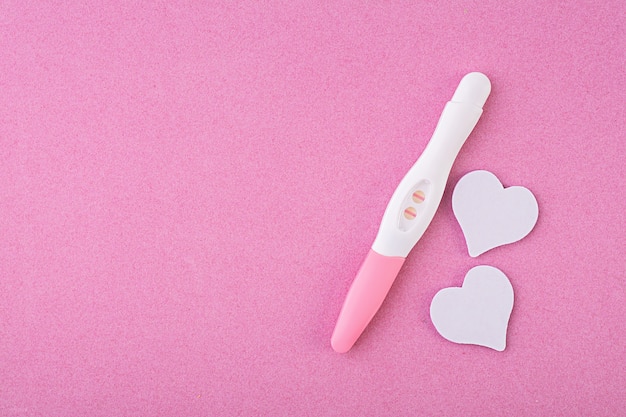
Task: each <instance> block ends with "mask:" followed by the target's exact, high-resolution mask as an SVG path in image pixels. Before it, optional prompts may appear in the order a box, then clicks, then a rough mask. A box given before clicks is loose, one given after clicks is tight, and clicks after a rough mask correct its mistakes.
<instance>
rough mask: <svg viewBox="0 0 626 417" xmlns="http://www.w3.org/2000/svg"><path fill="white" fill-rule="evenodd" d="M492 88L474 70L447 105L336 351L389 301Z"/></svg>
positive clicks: (373, 253)
mask: <svg viewBox="0 0 626 417" xmlns="http://www.w3.org/2000/svg"><path fill="white" fill-rule="evenodd" d="M490 92H491V83H490V82H489V79H488V78H487V77H486V76H485V75H484V74H481V73H479V72H472V73H469V74H467V75H466V76H465V77H463V79H462V80H461V82H460V83H459V86H458V87H457V89H456V91H455V93H454V95H453V96H452V100H450V101H449V102H448V103H447V104H446V105H445V107H444V109H443V112H442V114H441V117H440V118H439V123H437V127H436V128H435V132H434V133H433V136H432V138H431V139H430V141H429V142H428V145H426V149H424V152H423V153H422V155H421V156H420V157H419V159H418V160H417V162H415V164H414V165H413V167H411V169H410V170H409V172H407V174H406V175H405V176H404V178H403V179H402V181H401V182H400V184H399V185H398V187H397V188H396V191H395V192H394V193H393V196H392V197H391V201H389V204H388V205H387V209H386V210H385V214H384V215H383V219H382V222H381V224H380V229H379V230H378V234H377V235H376V239H375V240H374V243H373V244H372V248H371V249H370V251H369V253H368V254H367V257H366V258H365V261H364V262H363V264H362V265H361V268H360V269H359V272H358V273H357V275H356V278H355V279H354V282H353V283H352V286H351V287H350V289H349V290H348V295H347V296H346V300H345V301H344V304H343V307H342V308H341V312H340V313H339V318H338V320H337V325H336V326H335V331H334V332H333V335H332V338H331V345H332V347H333V349H334V350H335V351H337V352H339V353H345V352H347V351H348V350H350V348H351V347H352V346H353V345H354V343H355V342H356V340H357V339H358V338H359V336H360V335H361V333H363V331H364V330H365V328H366V327H367V325H368V324H369V322H370V321H371V320H372V318H373V317H374V315H375V314H376V312H377V311H378V309H379V308H380V306H381V304H382V303H383V300H384V299H385V297H386V296H387V293H388V292H389V289H390V288H391V285H392V284H393V282H394V280H395V279H396V276H397V275H398V272H399V271H400V268H401V267H402V264H403V263H404V260H405V259H406V257H407V255H408V254H409V252H410V251H411V249H413V247H414V246H415V244H416V243H417V241H418V240H419V239H420V238H421V237H422V235H423V234H424V231H426V228H427V227H428V225H429V224H430V222H431V220H432V219H433V216H434V215H435V212H436V211H437V208H438V207H439V203H440V202H441V197H442V196H443V192H444V190H445V188H446V182H447V181H448V176H449V175H450V169H451V168H452V164H453V163H454V160H455V159H456V156H457V155H458V153H459V150H460V149H461V146H463V143H465V140H466V139H467V137H468V136H469V135H470V133H471V132H472V130H473V129H474V126H476V123H477V122H478V119H480V116H481V114H482V112H483V105H484V104H485V101H486V100H487V97H488V96H489V93H490Z"/></svg>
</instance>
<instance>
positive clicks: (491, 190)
mask: <svg viewBox="0 0 626 417" xmlns="http://www.w3.org/2000/svg"><path fill="white" fill-rule="evenodd" d="M452 210H453V211H454V215H455V216H456V218H457V220H458V222H459V224H460V225H461V229H462V230H463V234H464V235H465V241H466V242H467V249H468V251H469V254H470V256H472V257H476V256H478V255H480V254H481V253H485V252H487V251H488V250H490V249H493V248H495V247H498V246H502V245H506V244H508V243H513V242H517V241H518V240H520V239H522V238H523V237H525V236H526V235H527V234H528V233H530V231H531V230H532V229H533V227H535V224H536V223H537V216H538V214H539V207H538V205H537V200H536V199H535V196H534V195H533V193H532V192H530V190H529V189H527V188H524V187H519V186H516V187H509V188H504V187H503V186H502V183H500V181H499V180H498V178H497V177H496V176H495V175H494V174H492V173H491V172H489V171H472V172H470V173H469V174H466V175H465V176H464V177H463V178H461V179H460V180H459V182H458V183H457V184H456V187H455V188H454V192H453V193H452Z"/></svg>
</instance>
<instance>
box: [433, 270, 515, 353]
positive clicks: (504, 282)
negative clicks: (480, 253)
mask: <svg viewBox="0 0 626 417" xmlns="http://www.w3.org/2000/svg"><path fill="white" fill-rule="evenodd" d="M512 309H513V287H512V286H511V283H510V282H509V279H508V278H507V277H506V275H504V273H503V272H502V271H500V270H499V269H498V268H494V267H492V266H487V265H480V266H476V267H474V268H472V269H470V271H469V272H468V273H467V275H466V276H465V281H464V282H463V287H461V288H458V287H453V288H444V289H443V290H441V291H439V292H438V293H437V294H436V295H435V297H434V298H433V301H432V303H431V304H430V318H431V320H432V322H433V324H434V325H435V328H436V329H437V331H438V332H439V334H440V335H441V336H443V337H444V338H446V339H448V340H449V341H451V342H455V343H463V344H471V345H480V346H486V347H489V348H491V349H495V350H498V351H503V350H504V348H505V347H506V331H507V326H508V324H509V317H510V316H511V310H512Z"/></svg>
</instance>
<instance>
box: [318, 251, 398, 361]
mask: <svg viewBox="0 0 626 417" xmlns="http://www.w3.org/2000/svg"><path fill="white" fill-rule="evenodd" d="M403 263H404V258H401V257H395V256H383V255H380V254H378V253H376V252H374V251H373V250H370V251H369V253H368V254H367V257H366V258H365V261H364V262H363V265H361V269H359V272H358V273H357V275H356V278H355V279H354V282H353V283H352V286H351V287H350V290H349V291H348V295H347V296H346V301H344V303H343V307H342V308H341V312H340V313H339V319H337V325H336V326H335V331H334V332H333V336H332V338H331V339H330V344H331V345H332V347H333V349H334V350H335V351H337V352H339V353H345V352H347V351H349V350H350V348H351V347H352V345H354V343H355V342H356V340H357V339H358V338H359V336H361V333H363V330H365V328H366V327H367V325H368V324H369V322H370V321H371V320H372V318H373V317H374V315H375V314H376V312H377V311H378V309H379V308H380V306H381V305H382V303H383V300H384V299H385V297H386V296H387V293H388V292H389V289H390V288H391V284H393V281H394V280H395V279H396V276H397V275H398V272H399V271H400V268H401V267H402V264H403Z"/></svg>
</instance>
